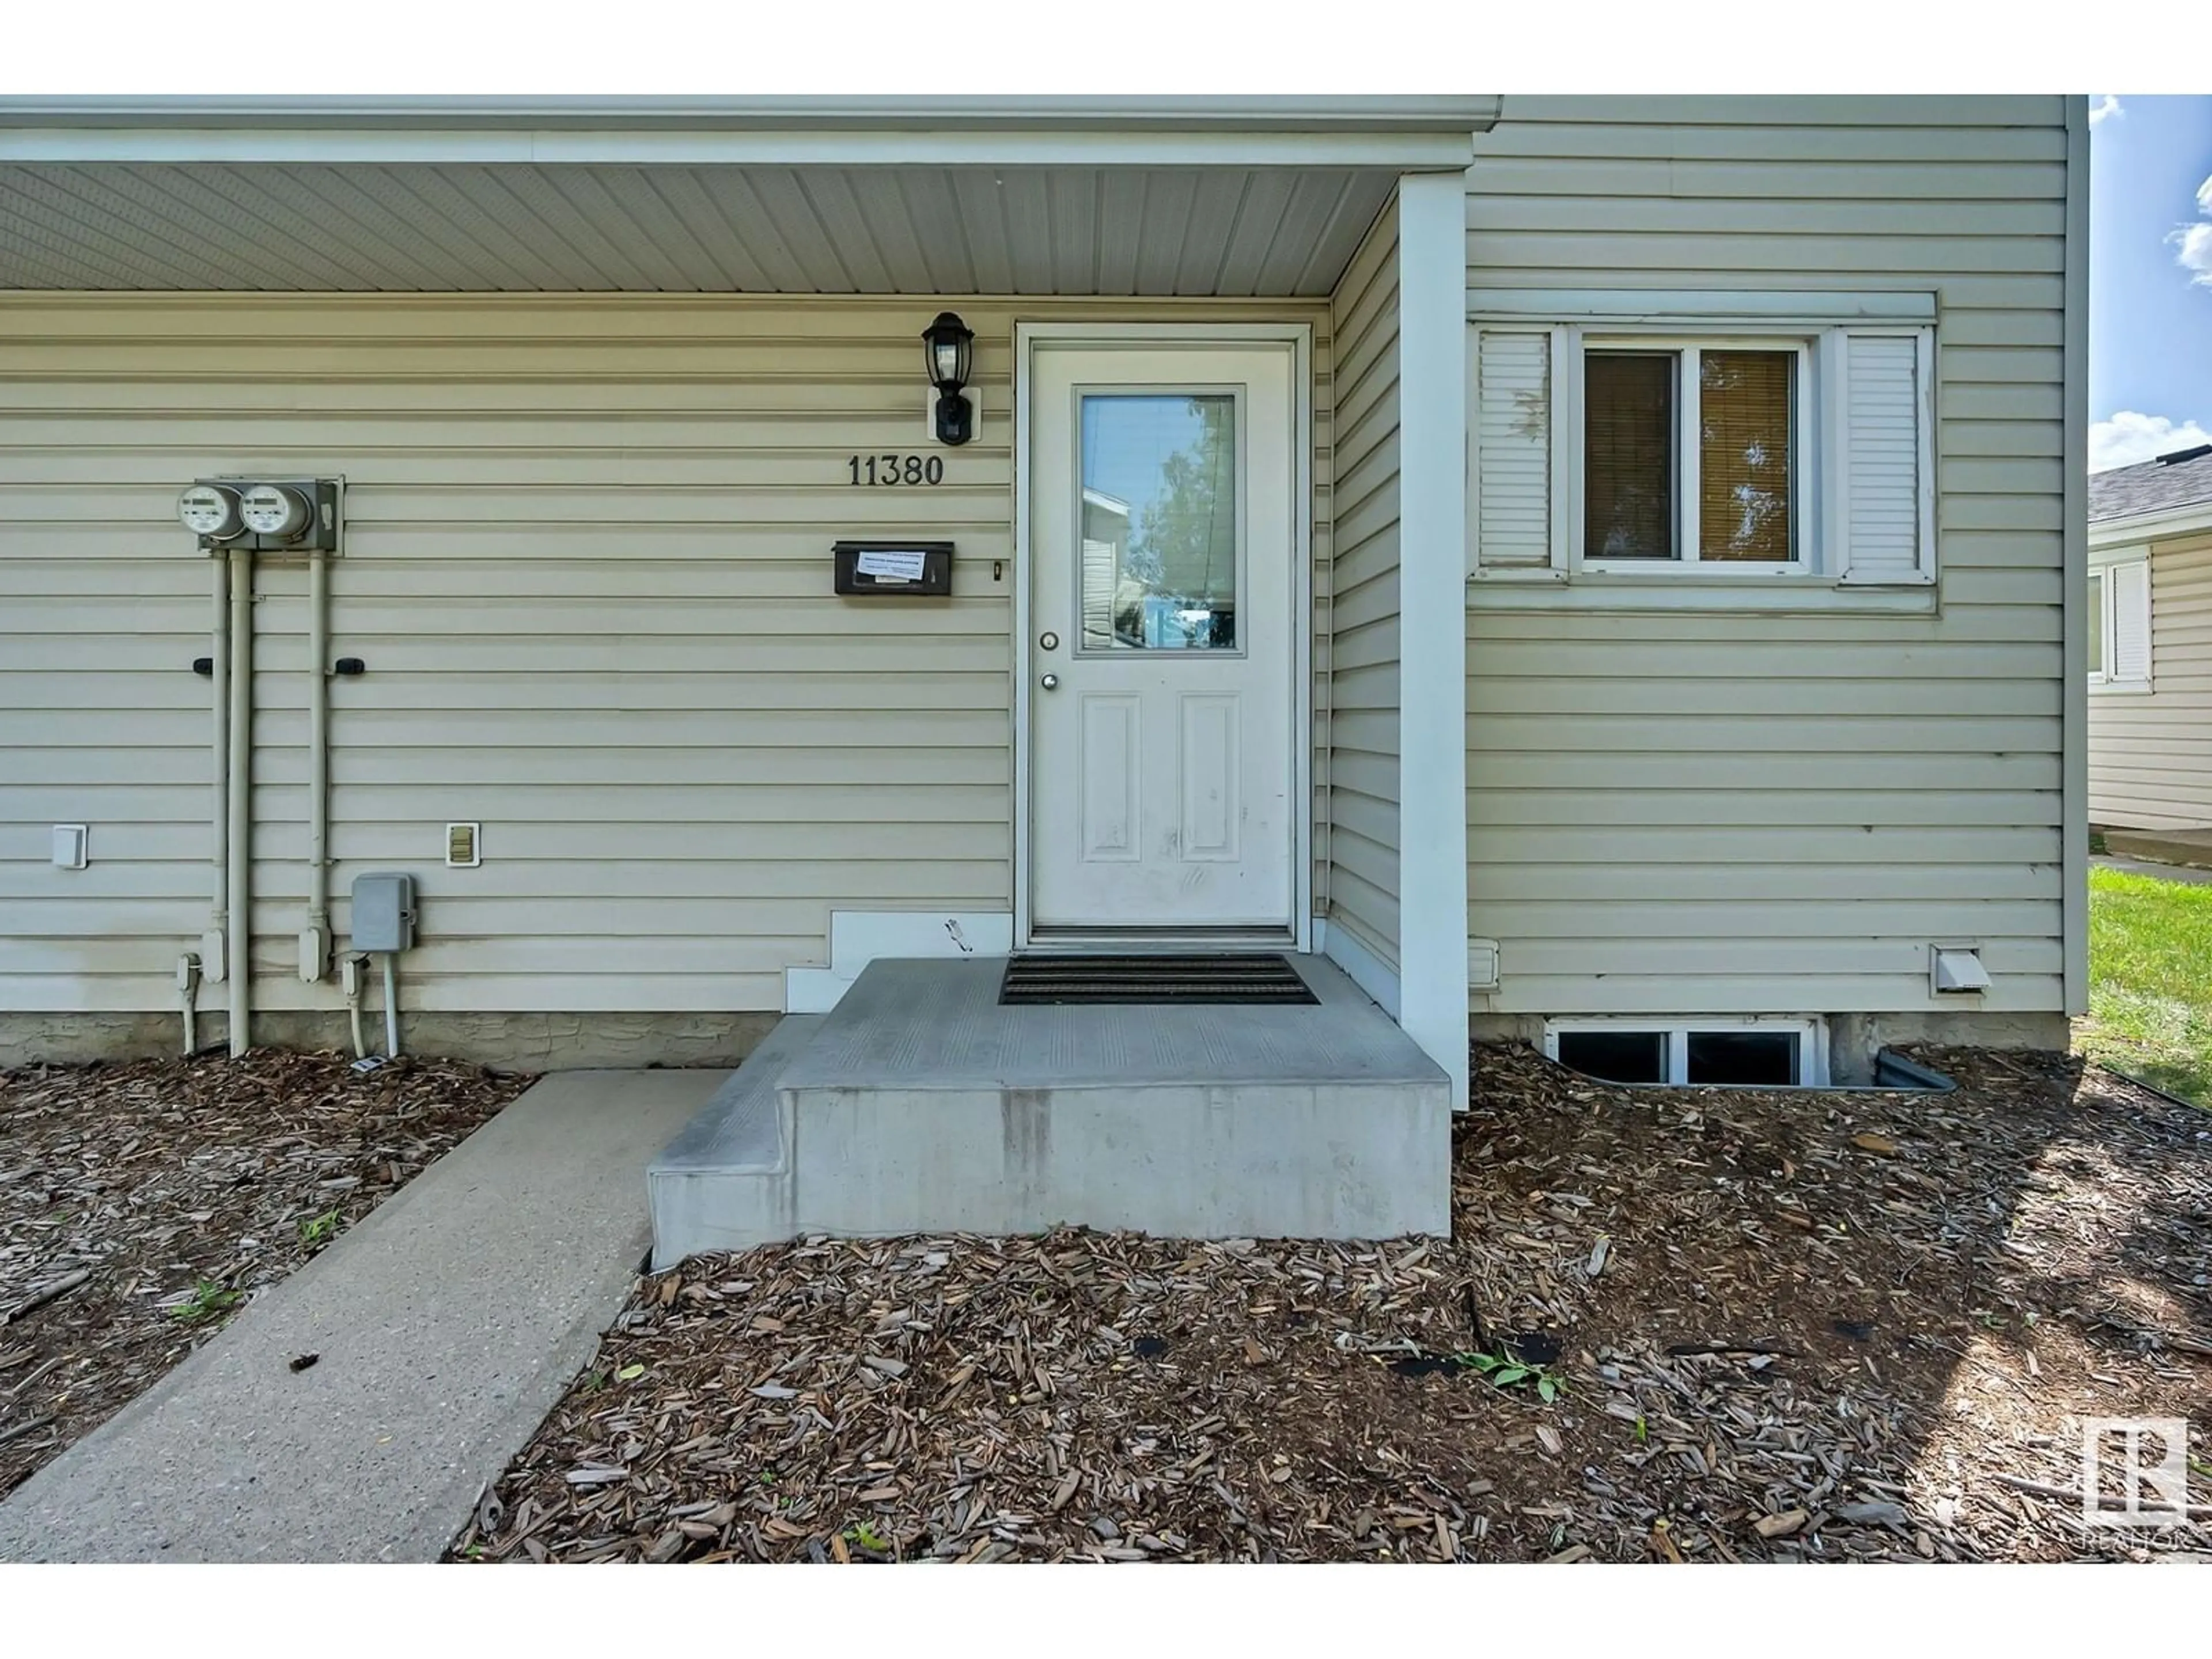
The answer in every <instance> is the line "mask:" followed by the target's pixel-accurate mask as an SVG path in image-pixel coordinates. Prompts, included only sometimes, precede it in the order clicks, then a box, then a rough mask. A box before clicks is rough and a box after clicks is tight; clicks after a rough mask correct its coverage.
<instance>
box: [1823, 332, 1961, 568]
mask: <svg viewBox="0 0 2212 1659" xmlns="http://www.w3.org/2000/svg"><path fill="white" fill-rule="evenodd" d="M1838 355H1839V356H1840V358H1841V360H1842V369H1843V376H1844V387H1843V396H1842V398H1841V399H1840V400H1839V401H1840V402H1841V404H1842V411H1841V412H1842V417H1843V443H1842V445H1841V449H1842V454H1841V457H1840V462H1841V471H1842V475H1843V476H1842V477H1841V479H1840V480H1838V481H1835V483H1834V485H1833V486H1832V487H1836V488H1837V489H1838V495H1839V497H1840V500H1839V506H1840V508H1841V511H1840V512H1839V513H1838V514H1837V519H1838V521H1839V522H1838V530H1839V532H1840V534H1841V537H1842V549H1841V555H1840V557H1839V558H1838V572H1839V574H1841V576H1842V578H1843V580H1845V581H1847V582H1853V583H1892V584H1895V583H1908V582H1929V581H1933V580H1935V579H1936V558H1935V549H1934V547H1933V546H1932V545H1931V544H1932V542H1933V541H1934V501H1935V480H1934V478H1933V477H1931V476H1930V474H1931V472H1932V470H1933V467H1934V456H1935V445H1934V434H1933V433H1931V432H1930V431H1929V423H1930V422H1931V420H1932V418H1933V399H1932V398H1930V396H1929V384H1928V383H1929V375H1930V373H1931V370H1932V363H1933V357H1934V353H1933V350H1932V345H1931V342H1930V340H1929V337H1928V336H1927V335H1926V334H1925V333H1921V334H1846V335H1845V336H1844V349H1843V351H1842V352H1841V353H1840V354H1838ZM1831 407H1834V405H1833V404H1831Z"/></svg>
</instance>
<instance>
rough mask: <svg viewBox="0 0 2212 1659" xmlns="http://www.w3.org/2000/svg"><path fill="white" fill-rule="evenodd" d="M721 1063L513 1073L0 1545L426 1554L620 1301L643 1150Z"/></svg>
mask: <svg viewBox="0 0 2212 1659" xmlns="http://www.w3.org/2000/svg"><path fill="white" fill-rule="evenodd" d="M727 1075H728V1073H726V1072H725V1071H721V1070H719V1069H718V1070H711V1071H643V1072H569V1073H562V1074H560V1075H557V1076H554V1077H549V1078H547V1079H544V1080H543V1081H541V1082H539V1083H538V1084H537V1085H534V1086H533V1087H532V1088H531V1089H530V1090H529V1091H527V1092H526V1093H525V1094H524V1095H523V1096H522V1097H521V1098H520V1099H519V1100H517V1101H516V1102H515V1103H513V1105H511V1106H509V1107H508V1108H507V1109H506V1110H505V1111H503V1112H501V1114H500V1115H498V1116H497V1117H495V1118H494V1119H493V1120H492V1121H490V1122H489V1123H488V1124H486V1125H485V1126H484V1127H483V1128H481V1129H479V1130H478V1131H477V1133H475V1134H473V1135H471V1136H470V1137H469V1138H468V1139H466V1140H465V1141H463V1142H462V1143H461V1144H460V1145H459V1146H457V1147H455V1148H454V1149H453V1151H452V1152H448V1153H447V1155H446V1156H445V1157H444V1158H441V1159H439V1160H438V1162H437V1163H435V1164H432V1165H431V1166H430V1167H429V1168H428V1170H424V1171H423V1172H422V1175H420V1176H417V1177H416V1179H415V1180H414V1181H412V1182H410V1183H409V1184H408V1185H407V1186H406V1187H405V1188H403V1189H402V1190H401V1191H399V1192H398V1193H397V1194H394V1195H393V1196H392V1198H391V1199H390V1200H388V1201H387V1202H386V1203H385V1204H384V1205H383V1206H381V1207H380V1208H379V1209H377V1210H376V1211H374V1212H373V1213H372V1214H370V1215H369V1216H368V1218H367V1219H365V1220H364V1221H362V1224H361V1225H359V1226H357V1227H356V1228H355V1229H353V1230H352V1231H350V1232H348V1233H346V1234H345V1235H344V1236H343V1237H341V1238H339V1239H338V1241H337V1243H334V1244H333V1245H331V1248H330V1249H327V1250H325V1251H324V1252H323V1254H322V1255H319V1256H317V1257H316V1258H315V1259H314V1260H313V1261H311V1262H309V1263H308V1264H307V1266H306V1267H302V1268H301V1270H300V1271H299V1272H298V1273H295V1274H293V1275H292V1276H291V1277H290V1278H289V1279H285V1280H284V1281H283V1283H281V1284H279V1285H275V1286H273V1287H272V1288H270V1290H268V1291H264V1292H263V1293H262V1294H260V1295H259V1296H258V1297H255V1298H254V1301H253V1303H252V1305H251V1306H249V1307H248V1308H247V1309H246V1310H245V1311H244V1312H243V1313H241V1314H240V1316H238V1317H237V1319H236V1320H234V1322H232V1323H231V1325H230V1326H229V1328H228V1329H226V1330H225V1331H223V1333H222V1334H221V1335H219V1336H217V1337H216V1339H215V1340H213V1341H211V1342H210V1343H209V1344H208V1345H207V1346H205V1347H204V1348H201V1349H200V1350H199V1351H198V1352H195V1353H193V1354H192V1355H191V1356H190V1357H189V1358H186V1359H185V1361H184V1363H183V1364H179V1366H178V1367H177V1368H176V1369H175V1370H173V1371H172V1372H170V1373H169V1375H168V1376H166V1377H164V1378H163V1379H162V1380H161V1382H159V1383H155V1385H154V1387H153V1388H152V1389H149V1391H148V1392H147V1393H146V1394H144V1395H141V1396H140V1397H139V1398H138V1399H137V1401H133V1402H132V1403H131V1405H129V1406H126V1407H124V1409H123V1410H122V1411H120V1412H118V1413H117V1414H116V1415H115V1416H114V1417H113V1418H112V1419H109V1420H108V1421H107V1422H106V1424H105V1425H102V1426H101V1427H100V1429H98V1430H96V1431H94V1432H93V1433H92V1434H90V1435H88V1436H87V1437H85V1438H84V1439H83V1440H82V1441H80V1442H78V1443H77V1444H76V1445H75V1446H73V1447H71V1448H70V1449H69V1450H68V1451H67V1452H65V1453H64V1454H63V1455H61V1456H60V1457H58V1458H57V1459H56V1460H55V1461H54V1462H52V1463H50V1464H48V1465H47V1466H46V1468H44V1469H41V1470H40V1472H39V1473H38V1474H35V1475H33V1476H32V1477H31V1479H30V1480H27V1481H25V1482H24V1483H23V1485H22V1486H20V1487H18V1488H17V1489H16V1490H15V1492H13V1493H12V1494H10V1495H9V1498H8V1500H7V1501H6V1502H5V1503H4V1504H0V1561H315V1562H323V1561H434V1560H435V1559H437V1558H438V1556H439V1554H440V1553H441V1552H442V1551H443V1550H444V1548H445V1547H446V1546H447V1543H448V1542H450V1541H451V1540H452V1539H453V1534H455V1533H456V1532H458V1531H459V1529H460V1528H461V1526H462V1524H463V1523H464V1522H465V1520H466V1519H467V1516H468V1514H469V1510H470V1507H471V1505H472V1504H474V1503H475V1501H476V1498H477V1492H478V1491H479V1489H480V1488H481V1487H482V1486H483V1483H484V1482H485V1481H486V1480H489V1479H490V1478H491V1477H493V1476H494V1475H495V1474H498V1473H499V1471H500V1470H501V1468H503V1467H504V1466H505V1464H506V1463H507V1460H508V1459H509V1458H510V1457H511V1456H512V1455H513V1454H514V1453H515V1452H516V1451H517V1450H519V1449H520V1448H521V1447H522V1446H523V1444H524V1443H526V1442H527V1441H528V1439H529V1437H530V1436H531V1434H532V1432H533V1431H535V1430H536V1428H537V1426H538V1423H539V1422H540V1421H541V1420H543V1419H544V1415H545V1413H547V1412H548V1411H549V1410H550V1409H551V1408H552V1407H553V1405H554V1403H555V1402H556V1401H557V1400H558V1399H559V1398H560V1396H561V1394H562V1390H563V1389H565V1388H566V1387H567V1386H568V1382H569V1380H570V1379H571V1378H572V1377H573V1376H574V1375H575V1373H576V1371H577V1370H579V1369H580V1367H581V1366H582V1365H583V1364H584V1363H585V1361H586V1359H587V1358H589V1357H590V1355H591V1352H592V1345H593V1343H594V1342H595V1341H596V1340H597V1339H598V1337H599V1333H600V1332H601V1331H602V1330H603V1329H605V1326H606V1324H607V1322H608V1321H609V1320H610V1319H611V1318H612V1317H613V1316H614V1315H615V1314H616V1312H617V1311H618V1310H619V1309H620V1308H621V1305H622V1302H623V1296H624V1295H625V1293H626V1292H627V1291H628V1289H629V1284H630V1281H631V1278H632V1276H633V1275H634V1274H635V1272H636V1270H637V1267H638V1262H639V1259H640V1257H641V1255H642V1254H643V1252H644V1249H645V1247H646V1243H647V1236H648V1235H647V1218H646V1212H645V1207H644V1206H643V1205H642V1204H641V1202H640V1199H641V1192H642V1187H643V1180H644V1175H645V1168H646V1164H647V1161H648V1160H649V1159H650V1158H652V1157H653V1154H654V1153H655V1152H657V1151H659V1148H660V1147H661V1146H664V1145H665V1143H666V1142H667V1140H668V1139H669V1137H670V1136H671V1135H672V1134H673V1133H676V1131H677V1130H678V1128H679V1127H681V1126H682V1125H683V1123H684V1121H685V1120H687V1119H688V1118H690V1117H691V1116H692V1115H695V1114H696V1112H697V1111H698V1109H700V1107H701V1106H702V1104H704V1103H705V1102H706V1101H707V1100H708V1098H709V1097H711V1096H712V1095H713V1094H714V1091H715V1089H716V1087H717V1086H718V1085H720V1083H721V1082H722V1080H723V1079H724V1078H726V1076H727ZM303 1353H314V1354H318V1355H319V1356H320V1358H319V1359H318V1360H317V1362H316V1363H315V1364H314V1365H313V1367H312V1368H310V1369H308V1370H303V1371H298V1372H295V1371H294V1370H292V1369H291V1361H292V1360H293V1358H295V1356H297V1355H300V1354H303Z"/></svg>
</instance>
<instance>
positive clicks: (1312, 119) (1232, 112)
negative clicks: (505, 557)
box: [0, 94, 1501, 133]
mask: <svg viewBox="0 0 2212 1659" xmlns="http://www.w3.org/2000/svg"><path fill="white" fill-rule="evenodd" d="M1500 101H1501V100H1499V98H1498V96H1497V95H1495V94H1491V95H1475V94H1448V95H1443V96H1422V95H1413V96H1408V95H1404V94H1376V95H1371V96H1369V95H1360V94H1316V95H1313V96H1297V95H1290V96H1274V95H1262V96H1253V95H1249V94H1236V95H1225V96H1218V97H1212V96H1191V95H1182V96H1158V97H1154V96H1142V95H1139V96H1107V97H1099V96H1093V95H1085V94H1067V95H1054V94H975V95H965V96H963V95H957V94H956V95H951V96H945V97H915V96H911V95H886V96H880V97H856V98H855V97H833V96H823V97H813V96H808V95H805V94H792V95H787V96H782V97H773V96H771V97H750V96H746V97H720V96H714V97H691V96H666V97H550V98H533V97H482V98H477V97H410V96H398V97H328V98H322V97H305V98H287V97H273V98H258V97H220V96H218V97H151V98H115V97H88V98H70V97H56V98H39V97H19V98H0V125H7V126H49V127H64V126H74V127H123V126H150V127H248V126H264V127H295V128H296V127H314V126H324V127H329V126H340V127H343V126H379V127H404V126H416V127H440V128H443V127H461V126H495V127H508V128H521V127H532V128H535V127H545V126H562V127H586V126H614V127H646V126H655V125H658V126H663V127H698V128H708V127H721V128H755V129H759V128H780V129H789V130H799V129H805V128H809V127H814V128H823V127H829V128H835V127H887V128H900V129H904V130H908V131H929V130H933V129H936V128H939V127H944V126H959V125H975V126H981V125H990V126H996V127H1004V128H1039V127H1054V128H1077V127H1090V128H1097V129H1102V130H1103V129H1109V128H1121V129H1127V128H1135V127H1172V128H1175V129H1176V130H1179V131H1201V130H1206V129H1213V130H1217V131H1248V132H1261V131H1289V132H1314V131H1372V132H1444V133H1452V132H1474V131H1486V130H1488V129H1489V128H1490V127H1491V126H1492V125H1494V124H1495V123H1496V121H1497V119H1498V107H1499V104H1500Z"/></svg>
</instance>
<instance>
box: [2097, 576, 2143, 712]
mask: <svg viewBox="0 0 2212 1659" xmlns="http://www.w3.org/2000/svg"><path fill="white" fill-rule="evenodd" d="M2105 599H2106V604H2108V605H2110V606H2111V607H2112V660H2111V661H2110V662H2108V663H2106V665H2105V678H2106V680H2107V681H2108V682H2110V683H2112V684H2116V685H2118V684H2125V685H2148V684H2150V565H2149V562H2148V561H2144V560H2138V561H2137V562H2135V563H2133V564H2116V565H2110V566H2107V567H2106V571H2105Z"/></svg>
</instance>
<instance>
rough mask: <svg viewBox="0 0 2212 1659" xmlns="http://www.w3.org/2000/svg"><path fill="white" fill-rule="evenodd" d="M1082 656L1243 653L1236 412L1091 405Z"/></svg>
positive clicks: (1173, 402)
mask: <svg viewBox="0 0 2212 1659" xmlns="http://www.w3.org/2000/svg"><path fill="white" fill-rule="evenodd" d="M1082 416H1083V418H1082V423H1081V424H1082V446H1083V448H1082V490H1083V502H1082V523H1083V534H1082V544H1083V545H1082V555H1081V556H1082V569H1081V571H1080V573H1079V574H1080V580H1079V583H1078V590H1079V593H1080V595H1081V599H1080V602H1079V608H1080V611H1081V631H1082V640H1083V646H1084V648H1085V650H1090V651H1115V650H1182V651H1194V650H1195V651H1209V650H1210V651H1223V650H1234V649H1236V648H1237V400H1236V398H1233V397H1231V395H1229V394H1228V393H1226V392H1209V393H1203V394H1200V395H1197V396H1192V397H1174V396H1169V395H1164V394H1160V393H1153V392H1146V393H1113V394H1103V395H1086V396H1085V398H1083V400H1082Z"/></svg>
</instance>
